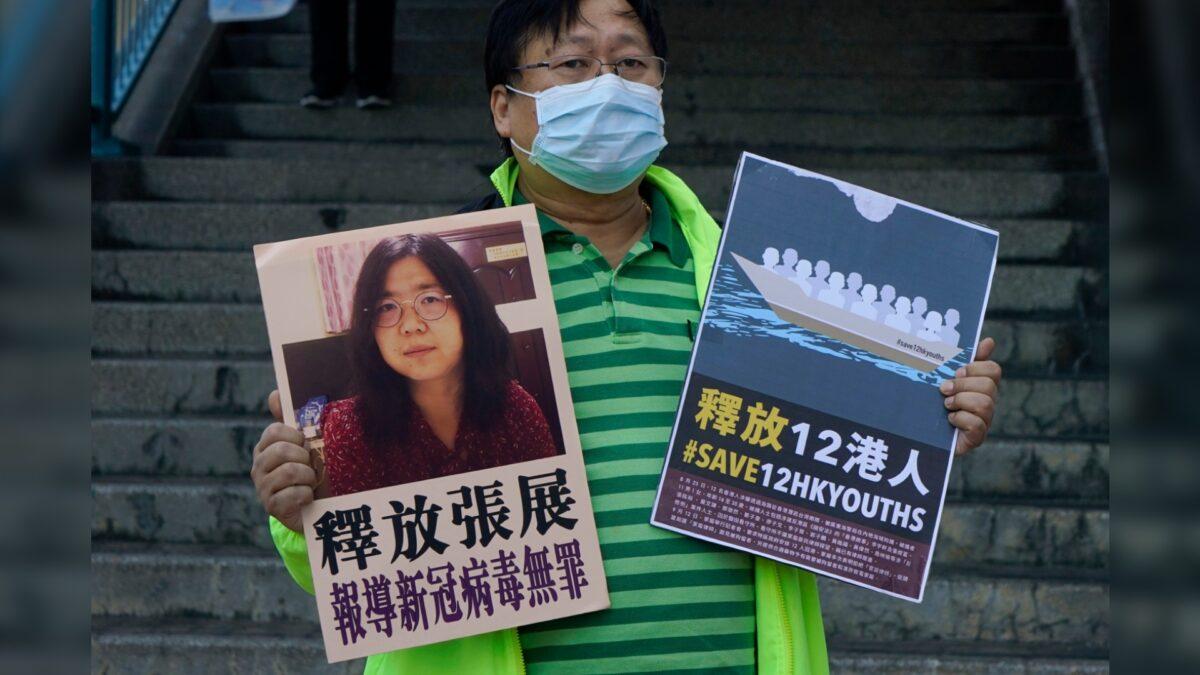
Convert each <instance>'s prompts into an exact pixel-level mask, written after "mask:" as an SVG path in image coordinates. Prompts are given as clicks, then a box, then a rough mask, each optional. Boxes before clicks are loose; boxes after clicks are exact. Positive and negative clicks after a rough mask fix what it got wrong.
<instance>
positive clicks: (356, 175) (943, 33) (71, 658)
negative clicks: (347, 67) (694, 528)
mask: <svg viewBox="0 0 1200 675" xmlns="http://www.w3.org/2000/svg"><path fill="white" fill-rule="evenodd" d="M206 4H207V3H205V2H203V1H202V0H168V1H163V2H158V1H154V0H142V1H139V2H118V1H115V0H114V1H113V2H96V1H93V2H92V3H91V4H90V6H89V5H88V4H86V3H83V2H79V1H78V0H75V1H73V2H67V1H66V0H36V1H35V0H0V242H3V244H4V245H3V246H0V284H2V286H0V298H2V301H3V302H4V307H5V309H8V310H9V311H5V312H3V314H0V344H2V345H3V351H2V352H0V363H3V364H4V369H3V371H2V372H3V380H2V381H3V382H5V383H6V384H7V385H8V386H7V387H5V390H4V394H3V395H2V396H3V398H2V400H3V405H2V406H0V419H3V421H4V429H5V431H6V432H7V434H6V435H7V438H8V439H9V440H10V442H9V443H6V444H5V445H6V447H5V450H4V454H3V456H2V457H3V459H2V460H0V461H2V462H3V464H0V466H3V467H4V468H5V469H8V470H5V471H0V486H3V487H4V488H6V489H4V490H2V491H0V504H3V505H5V506H6V507H7V513H8V514H9V515H10V517H11V518H12V523H13V524H14V526H15V527H14V529H12V530H10V533H11V535H12V536H9V537H6V538H5V539H4V540H3V542H2V543H0V566H2V567H0V598H2V599H4V600H6V602H4V603H2V604H0V608H2V609H0V669H3V670H4V671H5V672H20V671H21V670H26V669H29V670H31V669H34V668H41V667H46V666H47V665H64V666H65V665H67V664H70V665H76V664H77V665H76V667H78V668H82V667H84V666H83V662H84V659H85V658H88V659H89V666H88V667H90V669H91V670H93V671H95V672H144V671H162V672H176V671H187V672H210V671H213V670H235V669H236V670H241V671H254V672H257V671H259V670H267V669H272V668H278V669H281V670H287V671H289V672H326V671H328V670H330V668H329V667H328V666H327V665H326V664H325V663H324V658H323V655H322V653H321V650H320V646H319V643H318V642H317V641H316V640H315V638H314V636H315V635H317V633H316V628H315V624H314V623H313V622H312V605H311V602H312V601H311V599H310V598H309V596H307V595H304V594H303V593H302V592H300V591H299V590H298V589H296V588H295V587H294V585H292V584H291V582H290V580H289V579H287V577H286V575H285V574H284V573H283V570H282V567H281V566H280V564H279V562H278V560H277V558H275V557H274V554H273V552H272V550H271V549H270V546H269V540H268V538H267V533H266V529H265V523H264V522H263V514H262V513H261V509H260V508H259V507H258V505H257V503H256V501H255V499H254V496H253V493H252V490H251V488H250V484H249V480H248V478H247V477H246V476H247V471H248V467H249V454H250V448H251V446H252V444H253V442H254V440H255V439H256V438H257V435H258V433H259V432H260V431H261V428H262V426H263V425H264V424H265V422H266V415H265V409H264V406H265V403H264V397H265V394H266V392H267V391H269V390H270V389H271V388H272V387H273V382H272V379H273V378H272V376H271V370H270V364H269V356H268V355H267V342H266V336H265V330H264V328H263V322H262V313H261V308H260V307H259V305H258V304H257V283H256V280H255V278H254V271H253V270H254V268H253V263H252V258H251V254H250V252H249V246H250V245H251V244H252V243H254V242H259V241H270V240H279V239H284V238H291V237H295V236H303V235H307V234H317V233H323V232H329V231H333V230H337V229H340V228H352V227H363V226H370V225H377V224H382V223H385V222H394V221H398V220H409V219H414V218H419V217H428V216H432V215H440V214H444V213H448V212H450V211H453V210H454V209H455V208H457V206H459V205H461V204H462V203H464V202H466V201H467V200H468V199H471V198H473V197H475V196H478V195H480V194H483V192H484V191H486V189H487V181H486V174H487V172H488V171H490V169H491V168H492V167H493V166H494V165H495V164H496V163H498V162H499V161H500V159H501V157H500V155H499V153H498V152H497V150H496V144H495V141H494V134H493V133H492V132H491V129H490V127H489V125H488V117H487V109H486V103H485V101H486V92H485V91H484V85H483V77H482V75H483V73H482V67H481V63H480V60H481V56H482V34H483V30H484V28H485V26H486V19H487V12H488V8H489V7H490V4H491V3H489V2H483V1H479V0H450V1H445V2H433V1H432V0H412V1H405V0H398V2H397V4H396V19H395V31H394V37H395V42H394V58H393V62H394V67H395V78H394V82H393V87H392V91H391V95H392V98H393V101H394V103H395V105H394V106H393V107H392V108H390V109H385V110H370V111H365V110H358V109H356V108H355V107H354V104H353V101H352V100H347V101H342V102H341V103H340V104H339V105H338V106H337V107H335V108H334V109H331V110H307V109H302V108H300V107H299V106H298V105H297V101H298V100H299V98H300V96H301V95H302V94H304V93H305V90H306V89H307V88H308V87H309V82H308V66H309V64H310V58H311V53H310V50H309V40H310V37H309V26H308V18H307V8H306V6H305V4H304V3H303V2H301V3H300V4H299V5H298V6H297V7H296V9H295V10H294V11H292V12H291V13H290V14H288V15H286V16H284V17H282V18H279V19H275V20H273V21H267V22H253V23H242V24H219V25H218V24H213V23H212V22H210V21H209V20H208V18H207V12H206V10H207V7H206ZM660 4H661V6H662V12H663V15H664V20H665V24H666V28H667V34H668V38H669V42H670V45H671V53H670V54H669V59H670V61H671V63H672V65H671V69H670V73H669V75H668V79H667V82H666V83H665V90H666V102H665V105H666V107H667V118H668V125H667V133H668V139H669V140H670V141H671V145H670V146H669V147H668V149H667V151H666V152H665V153H664V155H663V158H662V160H661V163H662V164H664V165H666V166H668V167H670V168H672V169H673V170H676V171H677V172H678V173H680V174H681V175H682V176H683V177H684V178H685V180H687V181H688V182H689V183H690V184H691V185H693V187H695V189H696V191H697V192H698V194H699V195H700V197H701V199H702V200H703V201H704V202H705V203H706V204H707V205H708V206H709V208H710V209H711V210H712V211H713V213H714V215H715V216H716V217H717V218H718V220H720V218H721V216H722V215H723V210H724V207H725V202H726V200H727V197H728V194H727V192H728V184H729V180H730V177H731V175H732V169H733V166H734V163H735V161H736V158H737V155H738V153H739V152H740V151H741V150H743V149H746V150H751V151H754V152H758V153H760V154H763V155H766V156H768V157H772V158H775V159H779V160H782V161H786V162H790V163H794V164H798V165H800V166H804V167H806V168H810V169H813V170H816V171H821V172H824V173H828V174H830V175H833V176H836V177H839V178H844V179H846V180H849V181H852V182H857V183H860V184H863V185H866V186H869V187H872V188H875V189H878V190H880V191H883V192H888V193H891V194H895V195H897V196H900V197H904V198H906V199H910V200H912V201H915V202H918V203H922V204H926V205H928V206H931V207H933V208H939V209H942V210H945V211H947V212H949V213H952V214H954V215H958V216H962V217H966V218H970V219H974V220H978V221H981V222H984V223H986V224H988V225H990V226H993V227H996V228H997V229H999V230H1000V231H1001V233H1002V234H1001V264H1000V269H999V270H998V277H997V282H996V291H995V293H994V294H993V302H992V306H991V308H990V310H989V322H988V325H987V327H986V328H985V334H991V335H994V336H996V337H997V338H998V339H1000V340H1001V343H1002V344H1001V356H1000V358H1001V360H1002V361H1003V362H1004V366H1005V373H1006V376H1005V377H1006V381H1005V386H1004V389H1003V392H1002V396H1003V398H1002V402H1001V405H1002V410H1003V412H1002V415H1001V417H1000V418H998V420H997V422H996V428H995V429H994V431H993V439H994V440H993V441H992V442H991V443H990V444H989V446H987V447H985V448H984V449H982V450H980V451H979V452H977V453H975V454H974V455H972V456H971V457H969V458H968V459H966V460H965V461H962V462H959V463H957V466H956V469H955V472H954V483H953V484H952V488H951V490H952V491H951V494H950V495H949V497H948V501H949V506H948V508H947V513H946V517H945V519H944V520H943V525H942V533H941V535H940V541H939V545H938V555H937V557H936V559H935V562H934V566H933V569H932V573H931V577H930V578H931V582H930V590H929V592H928V594H927V599H926V602H925V603H924V604H922V605H920V606H910V605H907V604H903V603H893V602H888V601H884V600H880V599H879V598H878V597H877V596H875V595H873V594H869V593H866V592H864V591H859V590H857V589H853V588H849V587H847V586H845V585H842V584H837V583H833V582H830V583H824V582H823V585H822V600H823V603H824V608H825V614H826V629H827V633H828V637H829V644H830V648H831V654H832V658H833V666H834V670H835V671H837V672H933V671H937V672H1045V671H1055V672H1107V671H1108V670H1109V669H1110V660H1111V664H1112V665H1111V667H1112V669H1114V670H1118V671H1126V670H1128V671H1132V672H1151V671H1153V672H1172V671H1174V672H1189V671H1190V670H1193V669H1194V668H1195V666H1196V664H1197V663H1200V583H1198V582H1200V579H1197V577H1198V576H1200V525H1198V524H1197V523H1200V520H1198V519H1197V510H1198V509H1197V502H1198V501H1200V497H1197V494H1198V492H1197V481H1196V477H1197V476H1200V459H1198V457H1200V455H1198V454H1197V450H1196V447H1195V446H1196V443H1194V442H1192V439H1193V438H1194V436H1195V433H1196V424H1195V422H1194V421H1193V420H1195V419H1196V417H1197V412H1200V411H1198V410H1197V407H1198V406H1197V405H1196V403H1194V401H1193V397H1192V396H1191V394H1190V391H1189V390H1188V388H1187V387H1188V385H1187V384H1186V383H1187V382H1188V381H1189V380H1190V377H1191V376H1193V374H1194V373H1195V371H1196V367H1195V366H1194V365H1193V363H1192V362H1191V361H1190V358H1189V354H1190V352H1189V351H1188V346H1187V345H1188V344H1192V343H1193V340H1194V338H1196V337H1200V336H1197V332H1198V331H1197V330H1196V314H1195V310H1194V308H1195V307H1196V303H1195V301H1194V300H1193V298H1194V297H1196V296H1195V294H1194V290H1196V286H1197V282H1196V281H1195V280H1194V279H1193V278H1191V277H1188V276H1187V274H1188V273H1187V272H1186V270H1188V269H1190V268H1191V265H1190V264H1189V263H1191V262H1192V261H1191V258H1192V256H1195V255H1197V254H1200V248H1198V247H1197V246H1196V238H1197V230H1196V227H1195V223H1196V222H1197V220H1198V217H1200V204H1198V203H1197V200H1198V199H1200V197H1198V196H1197V195H1200V190H1198V189H1197V188H1200V110H1198V104H1200V94H1198V91H1197V86H1196V83H1197V81H1198V74H1200V72H1198V67H1200V54H1198V53H1197V48H1196V47H1195V46H1194V45H1195V39H1196V36H1197V29H1200V12H1198V10H1197V8H1196V5H1195V4H1194V3H1191V2H1187V1H1185V0H1157V1H1153V0H1147V1H1145V2H1127V3H1120V6H1119V7H1118V8H1116V9H1115V10H1113V16H1112V20H1111V24H1112V25H1113V26H1115V27H1116V29H1115V30H1114V31H1113V32H1112V35H1113V40H1112V44H1111V47H1110V44H1109V25H1110V19H1109V7H1108V2H1107V0H1095V1H1089V0H894V1H892V2H883V1H882V0H857V1H855V2H833V1H832V0H807V1H804V2H784V1H782V0H780V1H778V2H775V1H774V0H768V1H765V2H741V1H739V0H732V1H728V2H705V1H704V0H693V1H690V2H688V1H685V0H665V1H664V2H662V3H660ZM89 44H90V46H91V49H90V59H89V49H88V45H89ZM1110 50H1111V51H1112V52H1113V53H1114V54H1115V55H1116V56H1117V57H1118V58H1117V59H1116V60H1115V62H1114V64H1113V65H1112V66H1111V67H1110V65H1109V52H1110ZM89 61H90V62H89ZM1110 72H1111V78H1110ZM85 82H87V83H86V84H85ZM85 88H87V89H88V91H87V93H88V94H89V98H90V105H89V106H88V108H87V109H88V117H89V120H88V121H89V124H88V132H87V133H88V135H87V136H86V138H88V141H85V140H84V139H85V135H84V129H83V126H84V125H83V111H84V106H83V103H82V99H83V97H84V95H85ZM1110 100H1111V101H1112V103H1113V105H1112V110H1111V115H1110V109H1109V101H1110ZM85 142H86V143H88V145H89V146H90V150H91V152H90V153H88V151H87V150H85ZM89 154H91V155H92V159H91V161H90V162H89V161H88V155H89ZM1110 165H1111V167H1112V168H1111V174H1112V179H1111V181H1110V176H1109V174H1110ZM414 176H416V177H417V178H414ZM1110 196H1111V204H1110V201H1109V200H1110ZM1110 252H1111V257H1110ZM89 261H90V262H89ZM1110 355H1111V357H1110ZM1110 410H1111V411H1112V414H1111V415H1110V413H1109V411H1110ZM89 420H90V422H89ZM1110 437H1112V438H1113V440H1115V444H1116V446H1117V447H1119V448H1120V452H1118V453H1116V454H1115V455H1114V456H1113V461H1115V462H1116V466H1115V467H1112V468H1110V459H1109V458H1110V452H1109V448H1110ZM89 439H90V442H89ZM85 458H90V461H88V462H85V461H84V459H85ZM1110 476H1111V485H1110ZM87 482H90V490H89V489H88V488H87V487H85V485H86V484H87ZM1112 504H1117V505H1118V506H1117V507H1116V508H1117V509H1119V512H1120V513H1121V518H1120V519H1119V525H1120V526H1119V527H1117V528H1116V531H1115V535H1114V536H1113V539H1114V546H1113V548H1114V549H1115V554H1114V555H1111V556H1110V547H1109V513H1110V506H1111V505H1112ZM85 523H87V525H86V526H87V527H88V530H89V532H90V536H87V537H85V536H84V533H83V528H84V527H85ZM76 526H78V527H79V530H80V531H79V532H78V534H76V533H75V532H74V528H75V527H76ZM89 548H90V558H89V554H88V550H89ZM1110 588H1111V589H1112V590H1111V593H1110ZM1110 595H1111V599H1112V600H1113V602H1112V604H1111V607H1110ZM85 607H88V609H87V610H85ZM89 627H90V628H89ZM1114 628H1115V629H1116V630H1115V631H1114V630H1113V629H1114ZM89 642H90V650H89ZM89 651H90V658H89ZM360 668H361V664H351V665H350V671H351V672H353V671H354V670H355V669H360ZM343 670H344V668H343Z"/></svg>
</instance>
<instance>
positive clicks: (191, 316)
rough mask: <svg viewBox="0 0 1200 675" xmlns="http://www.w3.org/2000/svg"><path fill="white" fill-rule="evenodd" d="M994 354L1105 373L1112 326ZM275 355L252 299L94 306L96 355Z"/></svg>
mask: <svg viewBox="0 0 1200 675" xmlns="http://www.w3.org/2000/svg"><path fill="white" fill-rule="evenodd" d="M983 335H984V336H989V335H990V336H992V337H994V338H996V342H997V345H998V347H997V349H998V351H997V352H996V353H994V354H993V358H994V359H995V360H996V361H997V362H999V363H1000V364H1001V365H1002V366H1004V369H1005V372H1006V373H1008V374H1009V375H1010V376H1011V375H1016V374H1020V373H1028V374H1035V375H1036V374H1077V373H1098V372H1107V369H1108V362H1107V353H1108V349H1107V344H1108V343H1107V335H1108V324H1107V323H1081V322H1078V321H1066V320H1059V321H1055V320H1045V321H1025V320H1014V319H1004V318H996V319H988V320H987V321H985V322H984V326H983ZM269 352H270V348H269V343H268V340H267V332H266V324H265V322H264V320H263V312H262V309H261V308H260V307H258V306H256V305H252V304H234V303H160V302H150V303H144V302H121V301H117V302H109V301H101V302H96V303H93V305H92V353H93V354H94V355H97V356H133V357H153V356H183V357H196V358H209V357H259V358H265V357H266V356H267V355H268V354H269Z"/></svg>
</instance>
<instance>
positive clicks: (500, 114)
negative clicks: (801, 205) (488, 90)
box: [490, 84, 512, 138]
mask: <svg viewBox="0 0 1200 675" xmlns="http://www.w3.org/2000/svg"><path fill="white" fill-rule="evenodd" d="M490 104H491V108H492V124H493V125H495V127H496V133H497V134H499V136H500V137H501V138H512V121H511V120H510V119H509V112H508V89H505V88H504V85H502V84H498V85H496V86H494V87H492V99H491V101H490Z"/></svg>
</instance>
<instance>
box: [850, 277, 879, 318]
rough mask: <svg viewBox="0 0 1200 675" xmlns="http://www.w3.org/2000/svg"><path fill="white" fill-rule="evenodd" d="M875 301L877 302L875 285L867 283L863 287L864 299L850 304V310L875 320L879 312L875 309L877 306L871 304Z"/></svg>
mask: <svg viewBox="0 0 1200 675" xmlns="http://www.w3.org/2000/svg"><path fill="white" fill-rule="evenodd" d="M873 302H875V286H873V285H871V284H867V285H866V286H863V287H862V300H859V301H858V302H856V303H854V304H853V305H850V311H851V312H854V313H855V314H857V315H859V316H861V317H864V318H867V319H870V320H872V321H874V320H875V317H876V316H878V314H879V312H876V311H875V307H874V306H873V305H872V304H871V303H873Z"/></svg>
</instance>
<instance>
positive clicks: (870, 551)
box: [652, 153, 999, 602]
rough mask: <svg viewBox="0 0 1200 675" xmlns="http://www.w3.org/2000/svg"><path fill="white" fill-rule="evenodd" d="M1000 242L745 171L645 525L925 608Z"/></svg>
mask: <svg viewBox="0 0 1200 675" xmlns="http://www.w3.org/2000/svg"><path fill="white" fill-rule="evenodd" d="M998 241H999V236H998V234H997V233H996V232H994V231H992V230H989V229H987V228H984V227H980V226H979V225H976V224H974V223H970V222H967V221H964V220H960V219H957V218H953V217H951V216H947V215H944V214H940V213H937V212H934V211H931V210H929V209H926V208H923V207H920V206H917V205H915V204H910V203H908V202H905V201H903V200H900V199H895V198H893V197H889V196H887V195H883V194H880V193H878V192H874V191H872V190H869V189H866V188H862V187H859V186H856V185H852V184H849V183H846V182H843V181H839V180H836V179H834V178H830V177H827V176H823V175H820V174H816V173H812V172H810V171H805V170H803V169H798V168H795V167H791V166H788V165H785V164H781V163H778V162H774V161H771V160H768V159H765V158H762V157H758V156H755V155H751V154H748V153H746V154H743V155H742V159H741V161H740V162H739V163H738V169H737V173H736V175H735V180H734V189H733V195H732V197H731V198H730V204H729V209H728V215H727V219H726V223H725V226H724V232H723V234H722V241H721V247H720V250H719V252H718V257H717V267H716V270H715V272H714V274H713V280H712V283H711V286H710V288H709V292H708V300H707V302H706V304H705V308H704V313H703V315H702V317H701V325H700V328H699V333H698V337H697V342H696V348H695V350H694V352H693V354H692V362H691V364H690V367H689V370H688V375H687V380H686V384H685V387H684V392H683V396H682V398H681V399H680V406H679V412H678V415H677V418H676V422H675V427H674V430H673V432H672V439H671V443H670V448H669V454H668V457H667V461H666V463H665V465H664V467H663V474H662V478H661V480H660V484H659V488H658V495H657V498H656V501H655V508H654V514H653V516H652V522H653V523H654V524H656V525H659V526H662V527H665V528H668V529H671V530H675V531H677V532H681V533H684V534H689V535H692V536H695V537H699V538H701V539H706V540H708V541H712V542H716V543H720V544H725V545H728V546H731V547H734V548H737V549H741V550H744V551H748V552H750V553H756V554H759V555H763V556H767V557H770V558H773V559H775V560H779V561H782V562H786V563H790V564H793V565H797V566H799V567H803V568H805V569H808V570H811V571H813V572H818V573H821V574H825V575H828V576H831V577H834V578H837V579H841V580H843V581H847V582H850V583H853V584H857V585H859V586H864V587H867V588H871V589H874V590H878V591H881V592H884V593H887V594H889V595H893V596H896V597H900V598H904V599H907V600H914V601H917V602H919V601H920V600H921V598H922V596H923V593H924V588H925V581H926V579H927V577H928V573H929V561H930V559H931V558H932V556H933V549H934V544H935V542H936V538H937V529H938V524H939V522H940V519H941V513H942V504H943V501H944V499H945V491H946V484H947V481H948V478H949V473H950V466H951V459H952V457H953V454H954V446H955V442H956V440H957V430H956V429H955V428H954V427H953V426H952V425H950V423H949V422H948V420H947V416H946V409H945V406H944V404H943V398H944V397H943V395H942V394H941V392H940V391H939V389H938V387H939V385H940V384H941V383H942V382H943V381H944V380H945V379H948V378H953V377H954V376H955V371H956V370H957V369H958V368H960V367H962V366H964V365H965V364H967V363H969V362H970V361H971V359H972V357H973V355H974V351H975V346H976V344H977V342H978V339H979V331H980V328H981V326H982V323H983V314H984V310H985V308H986V306H987V298H988V294H989V291H990V289H991V280H992V274H993V272H994V270H995V263H996V251H997V245H998Z"/></svg>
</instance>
